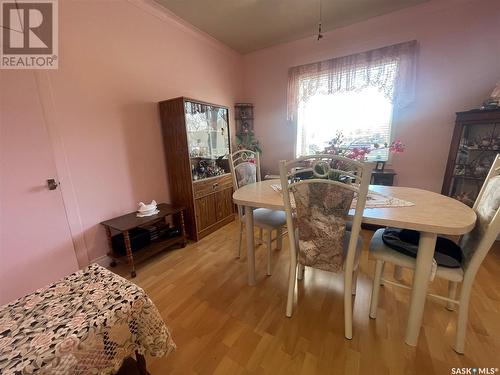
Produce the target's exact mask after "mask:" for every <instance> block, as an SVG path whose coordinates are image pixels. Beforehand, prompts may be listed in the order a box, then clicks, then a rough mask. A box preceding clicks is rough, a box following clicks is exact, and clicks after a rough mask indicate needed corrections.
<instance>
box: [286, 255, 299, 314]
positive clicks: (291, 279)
mask: <svg viewBox="0 0 500 375" xmlns="http://www.w3.org/2000/svg"><path fill="white" fill-rule="evenodd" d="M296 278H297V260H296V259H291V260H290V271H289V274H288V296H287V300H286V316H287V317H288V318H290V317H291V316H292V313H293V296H294V294H295V279H296Z"/></svg>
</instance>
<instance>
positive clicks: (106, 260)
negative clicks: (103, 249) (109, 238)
mask: <svg viewBox="0 0 500 375" xmlns="http://www.w3.org/2000/svg"><path fill="white" fill-rule="evenodd" d="M111 260H112V259H111V258H110V257H108V256H107V255H103V256H102V257H99V258H96V259H94V260H92V261H91V262H90V263H97V264H98V265H100V266H103V267H106V268H109V264H110V263H111Z"/></svg>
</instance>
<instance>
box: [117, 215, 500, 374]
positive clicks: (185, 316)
mask: <svg viewBox="0 0 500 375" xmlns="http://www.w3.org/2000/svg"><path fill="white" fill-rule="evenodd" d="M237 228H238V225H237V223H236V222H234V223H231V224H229V225H227V226H225V227H223V228H222V229H220V230H218V231H217V232H215V233H213V234H212V235H210V236H208V237H206V238H204V239H203V240H201V241H200V242H198V243H193V244H190V245H188V246H187V247H186V248H184V249H179V250H171V251H167V252H165V253H162V254H159V255H157V256H155V257H154V258H153V259H151V260H149V261H147V262H145V263H142V264H141V265H139V267H138V272H137V274H138V275H137V277H136V278H135V279H134V282H135V283H137V284H138V285H139V286H141V287H142V288H144V289H145V290H146V292H147V293H148V294H149V296H150V297H151V299H152V300H153V301H154V302H155V304H156V306H157V307H158V309H159V310H160V312H161V314H162V316H163V317H164V319H165V321H166V322H167V325H168V326H169V327H170V329H171V331H172V334H173V337H174V340H175V342H176V344H177V347H178V348H177V351H176V352H174V353H173V354H171V355H170V356H168V357H167V358H160V359H157V358H148V368H149V371H150V372H151V374H153V375H160V374H247V373H248V374H287V375H291V374H451V369H452V368H453V367H493V368H498V367H500V247H499V246H497V247H496V248H495V249H494V250H492V251H490V254H489V255H488V257H487V259H486V260H485V262H484V263H483V266H482V267H481V270H480V271H479V274H478V277H477V279H476V284H475V287H474V290H473V295H472V298H471V307H470V315H469V327H468V330H467V343H466V348H465V350H466V354H465V355H458V354H456V353H455V352H454V351H453V349H452V348H451V344H452V342H453V338H454V334H455V325H456V318H457V313H456V312H449V311H448V310H446V309H445V307H444V303H443V302H441V301H438V300H435V299H430V298H429V299H428V300H427V304H426V308H425V315H424V322H423V328H422V330H421V332H420V338H419V342H418V346H417V347H416V348H413V347H410V346H408V345H406V344H405V343H404V332H405V326H406V317H407V314H408V300H409V292H408V291H407V290H404V289H400V288H395V287H391V286H385V287H383V288H382V290H381V295H380V306H379V311H378V318H377V319H376V320H371V319H370V318H369V317H368V311H369V302H370V295H371V280H372V275H373V271H374V263H373V261H369V260H368V253H367V251H366V248H367V244H368V242H369V239H370V237H371V235H372V232H370V231H363V237H364V240H365V249H364V250H363V254H362V261H361V273H360V276H359V278H358V292H357V295H356V298H355V305H354V337H353V339H352V340H351V341H349V340H346V339H344V333H343V332H344V331H343V329H344V328H343V279H342V276H341V275H337V274H331V273H328V272H324V271H319V270H313V269H309V268H307V269H306V276H305V279H304V280H303V281H300V282H299V283H298V297H297V298H298V300H299V303H296V304H295V310H294V314H293V317H292V318H286V317H285V304H286V286H287V276H288V259H289V255H288V246H287V241H285V243H284V248H283V250H281V251H278V250H275V251H274V255H273V261H274V265H273V275H272V276H270V277H266V276H265V269H266V263H265V248H264V247H263V246H260V247H258V248H257V250H256V254H257V259H256V269H257V285H256V286H255V287H249V286H248V285H247V273H246V259H245V258H246V257H245V256H243V257H242V259H240V260H237V259H235V244H236V238H237V232H238V229H237ZM243 243H244V242H243ZM243 254H245V249H244V251H243ZM117 269H118V270H120V271H121V272H120V273H122V272H123V269H122V266H119V267H118V268H117ZM387 274H389V275H391V274H392V267H391V266H388V267H386V275H387ZM404 280H405V282H406V283H409V282H410V280H411V274H410V273H409V271H405V274H404ZM431 289H432V290H433V291H438V292H441V293H446V284H445V283H444V282H442V281H439V282H436V281H435V282H434V283H433V284H432V286H431Z"/></svg>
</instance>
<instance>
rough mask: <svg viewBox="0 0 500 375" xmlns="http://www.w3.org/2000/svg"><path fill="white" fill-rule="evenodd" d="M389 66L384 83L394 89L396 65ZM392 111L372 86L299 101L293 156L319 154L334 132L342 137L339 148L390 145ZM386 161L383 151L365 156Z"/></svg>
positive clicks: (386, 100) (319, 95) (381, 93)
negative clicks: (387, 77)
mask: <svg viewBox="0 0 500 375" xmlns="http://www.w3.org/2000/svg"><path fill="white" fill-rule="evenodd" d="M389 64H390V65H391V66H387V67H384V68H385V69H384V71H386V72H391V73H392V74H391V77H390V78H389V82H387V83H388V84H389V85H391V86H394V82H393V81H394V78H395V74H393V73H394V72H395V71H396V69H397V64H396V63H395V62H392V63H389ZM325 78H326V77H325ZM308 84H309V82H308V80H307V79H303V80H301V82H300V83H299V85H300V86H303V87H304V86H307V85H308ZM392 110H393V104H392V98H390V97H387V95H385V94H384V93H383V92H381V91H380V90H379V89H378V88H376V87H373V86H367V87H363V88H361V89H356V90H352V91H341V92H335V93H331V94H328V93H323V92H319V93H317V94H315V95H312V96H310V97H308V98H307V99H306V100H300V101H299V103H298V111H297V142H296V155H297V156H303V155H310V154H315V153H317V152H321V151H323V149H324V148H325V147H326V146H328V142H329V141H330V140H331V139H332V138H334V137H335V135H336V134H337V133H338V132H342V134H343V135H344V138H343V146H346V147H350V148H354V147H363V146H371V145H373V144H374V143H379V144H381V145H383V144H384V143H390V141H391V139H390V138H391V121H392ZM387 158H388V150H387V149H383V150H379V151H374V152H371V153H370V154H368V159H369V160H383V161H386V160H387Z"/></svg>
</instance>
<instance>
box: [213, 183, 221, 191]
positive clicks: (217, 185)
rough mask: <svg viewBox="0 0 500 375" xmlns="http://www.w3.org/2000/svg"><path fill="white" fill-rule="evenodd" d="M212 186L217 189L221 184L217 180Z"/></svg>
mask: <svg viewBox="0 0 500 375" xmlns="http://www.w3.org/2000/svg"><path fill="white" fill-rule="evenodd" d="M212 186H213V188H214V190H215V189H217V188H218V187H219V184H218V183H217V182H216V183H214V184H213V185H212Z"/></svg>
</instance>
